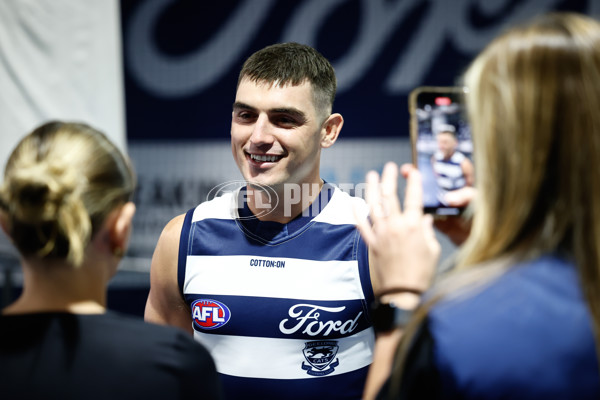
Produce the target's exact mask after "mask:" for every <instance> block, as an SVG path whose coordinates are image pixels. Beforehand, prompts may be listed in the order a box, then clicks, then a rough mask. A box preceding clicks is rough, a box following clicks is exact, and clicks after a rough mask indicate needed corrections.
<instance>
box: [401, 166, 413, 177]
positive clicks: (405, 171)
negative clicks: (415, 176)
mask: <svg viewBox="0 0 600 400" xmlns="http://www.w3.org/2000/svg"><path fill="white" fill-rule="evenodd" d="M415 168H416V167H415V165H414V164H407V163H405V164H402V165H401V166H400V174H402V176H403V177H404V179H406V178H408V175H409V174H410V171H412V170H413V169H415Z"/></svg>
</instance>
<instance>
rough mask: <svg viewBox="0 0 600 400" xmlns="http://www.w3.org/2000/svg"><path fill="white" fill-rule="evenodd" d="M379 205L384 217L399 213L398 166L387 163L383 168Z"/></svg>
mask: <svg viewBox="0 0 600 400" xmlns="http://www.w3.org/2000/svg"><path fill="white" fill-rule="evenodd" d="M381 204H382V207H383V211H384V214H385V215H386V216H390V215H397V214H399V213H400V201H399V200H398V166H397V165H396V164H395V163H392V162H389V163H387V164H385V166H384V167H383V173H382V175H381Z"/></svg>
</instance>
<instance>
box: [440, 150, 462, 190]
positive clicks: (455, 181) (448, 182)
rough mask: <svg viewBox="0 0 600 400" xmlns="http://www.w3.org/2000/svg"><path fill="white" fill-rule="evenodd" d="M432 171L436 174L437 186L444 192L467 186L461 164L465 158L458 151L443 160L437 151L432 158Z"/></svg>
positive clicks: (442, 156)
mask: <svg viewBox="0 0 600 400" xmlns="http://www.w3.org/2000/svg"><path fill="white" fill-rule="evenodd" d="M433 158H434V163H433V170H434V172H435V174H436V180H437V184H438V186H439V187H440V188H442V189H444V190H456V189H460V188H461V187H463V186H465V185H466V184H467V181H466V179H465V174H464V172H463V169H462V162H463V161H464V160H465V159H466V158H467V156H465V155H464V154H463V153H460V152H458V151H456V152H454V154H452V157H450V159H448V160H445V159H444V155H443V154H442V152H440V151H437V152H436V153H435V154H434V156H433Z"/></svg>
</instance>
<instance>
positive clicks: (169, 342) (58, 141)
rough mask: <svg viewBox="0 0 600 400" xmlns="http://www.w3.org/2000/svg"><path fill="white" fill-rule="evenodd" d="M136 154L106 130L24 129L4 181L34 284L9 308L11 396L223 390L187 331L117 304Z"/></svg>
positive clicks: (4, 367) (5, 380)
mask: <svg viewBox="0 0 600 400" xmlns="http://www.w3.org/2000/svg"><path fill="white" fill-rule="evenodd" d="M134 190H135V175H134V173H133V170H132V168H131V164H130V162H129V160H128V159H127V158H126V157H125V156H124V155H122V154H121V152H120V151H119V150H118V149H117V147H115V145H114V144H113V143H111V142H110V141H109V140H108V138H107V137H106V136H105V135H104V134H102V133H101V132H99V131H97V130H96V129H94V128H92V127H90V126H88V125H85V124H81V123H70V122H60V121H54V122H49V123H46V124H44V125H42V126H40V127H38V128H37V129H35V130H34V131H33V132H31V133H30V134H29V135H27V136H25V137H24V138H23V139H22V140H21V142H20V143H19V144H18V145H17V147H16V148H15V149H14V151H13V152H12V154H11V156H10V157H9V160H8V162H7V164H6V168H5V171H4V181H3V183H2V185H1V186H0V223H1V225H2V229H3V230H4V231H5V232H6V233H7V235H8V237H9V238H10V239H11V241H12V242H13V244H14V246H15V247H16V248H17V250H18V251H19V253H20V256H21V266H22V269H23V279H24V283H23V291H22V293H21V295H20V297H19V298H17V300H16V301H15V302H14V303H12V304H10V305H8V306H7V307H6V308H4V309H3V310H2V313H1V315H0V396H1V397H2V398H6V399H34V398H44V399H79V398H81V399H86V400H89V399H109V398H110V399H131V398H145V399H163V398H181V399H183V398H187V397H188V396H190V395H193V394H195V392H196V391H197V388H198V387H197V385H202V387H203V391H204V393H205V396H204V397H202V398H218V397H219V388H218V386H217V376H216V370H215V366H214V363H213V361H212V359H211V358H210V355H209V354H208V352H207V351H206V350H205V349H204V348H203V347H201V346H200V345H199V344H197V343H195V342H194V341H193V340H192V339H190V338H188V337H187V335H186V334H185V333H184V332H182V331H179V330H176V329H174V328H169V327H162V326H157V325H151V324H146V323H144V322H143V321H142V320H141V319H136V318H133V317H129V316H124V315H120V314H117V313H115V312H112V311H107V310H106V290H107V285H108V282H109V280H110V279H111V278H112V277H113V276H114V275H115V273H116V271H117V267H118V265H119V262H120V260H121V258H122V257H123V255H124V253H125V251H126V248H127V244H128V240H129V234H130V231H131V224H132V218H133V215H134V213H135V205H134V204H133V203H132V202H131V198H132V196H133V192H134Z"/></svg>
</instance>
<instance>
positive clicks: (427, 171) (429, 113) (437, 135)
mask: <svg viewBox="0 0 600 400" xmlns="http://www.w3.org/2000/svg"><path fill="white" fill-rule="evenodd" d="M466 93H467V92H466V89H465V88H462V87H419V88H416V89H415V90H413V91H412V92H411V94H410V99H409V107H410V116H411V117H410V132H411V144H412V155H413V163H414V164H415V165H416V166H417V168H418V169H419V170H420V171H421V175H422V179H423V202H424V208H425V210H424V211H425V212H429V213H434V214H437V215H459V214H460V213H461V212H462V211H463V209H462V208H456V207H451V206H449V205H448V204H447V202H446V200H445V198H446V196H447V194H448V193H449V192H452V191H454V190H457V189H460V188H463V187H465V186H473V184H474V170H473V142H472V140H471V129H470V126H469V123H468V122H467V118H466V110H465V107H464V96H466Z"/></svg>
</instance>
